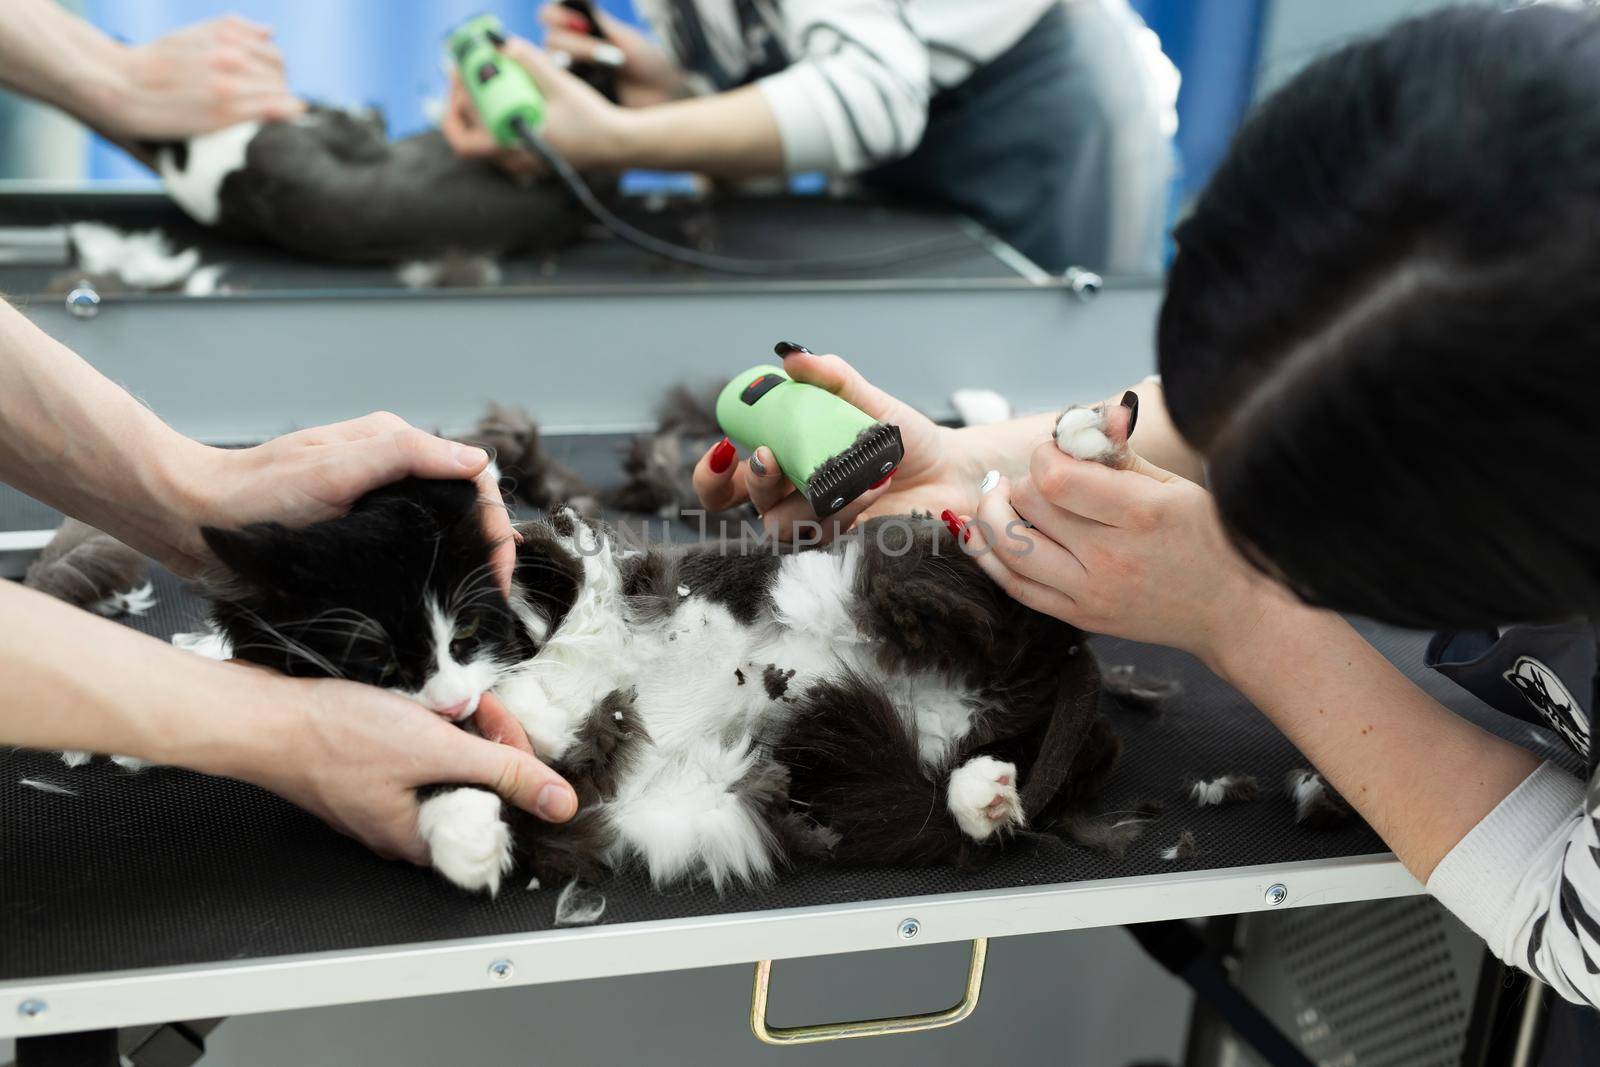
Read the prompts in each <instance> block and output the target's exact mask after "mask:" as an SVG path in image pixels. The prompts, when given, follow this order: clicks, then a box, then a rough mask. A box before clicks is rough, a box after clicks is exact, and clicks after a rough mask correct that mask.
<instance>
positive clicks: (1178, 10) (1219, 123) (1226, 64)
mask: <svg viewBox="0 0 1600 1067" xmlns="http://www.w3.org/2000/svg"><path fill="white" fill-rule="evenodd" d="M1132 3H1133V6H1134V8H1135V9H1136V10H1137V11H1138V12H1139V14H1140V15H1142V16H1143V17H1144V20H1145V22H1147V23H1149V25H1150V28H1151V29H1153V30H1155V31H1156V34H1157V36H1159V37H1160V38H1161V47H1162V49H1163V50H1164V51H1165V52H1166V53H1167V56H1168V58H1170V59H1171V60H1172V62H1173V63H1175V64H1176V65H1177V67H1178V71H1179V72H1180V73H1181V74H1182V75H1183V87H1182V88H1181V89H1180V90H1179V92H1178V155H1179V158H1180V159H1181V160H1182V164H1183V173H1182V177H1181V179H1180V180H1181V184H1182V190H1181V193H1182V196H1183V197H1184V198H1187V197H1188V196H1189V195H1192V194H1193V193H1196V192H1198V191H1199V189H1200V187H1201V186H1202V185H1204V184H1205V182H1206V179H1207V178H1209V177H1210V176H1211V172H1212V170H1213V169H1215V168H1216V165H1217V163H1218V162H1219V161H1220V160H1221V159H1222V155H1223V153H1224V152H1225V151H1226V150H1227V147H1228V140H1229V138H1230V137H1232V136H1233V131H1234V128H1235V127H1236V126H1238V125H1239V120H1240V118H1241V117H1243V115H1244V113H1245V110H1246V109H1247V108H1248V107H1249V106H1250V100H1251V97H1252V96H1253V94H1254V91H1255V80H1256V78H1255V75H1256V63H1257V60H1258V58H1259V56H1260V49H1261V31H1262V26H1263V24H1264V22H1265V21H1266V14H1267V6H1268V3H1269V0H1132Z"/></svg>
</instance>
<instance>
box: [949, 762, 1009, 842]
mask: <svg viewBox="0 0 1600 1067" xmlns="http://www.w3.org/2000/svg"><path fill="white" fill-rule="evenodd" d="M945 804H946V806H948V807H949V809H950V814H951V815H953V816H954V817H955V820H956V825H957V826H959V827H961V832H962V833H964V834H966V835H967V836H968V837H970V838H972V839H973V840H974V841H984V840H987V839H988V838H989V837H990V836H991V835H992V834H994V833H995V832H996V831H997V830H1003V829H1009V828H1014V827H1018V826H1021V825H1022V822H1023V820H1022V799H1021V798H1020V797H1019V796H1018V795H1017V768H1016V765H1015V764H1012V763H1007V762H1005V761H1004V760H997V759H995V758H994V757H993V756H974V757H973V758H972V759H970V760H968V761H967V762H965V763H963V764H962V765H961V766H959V767H957V768H956V769H955V771H954V772H953V773H952V774H951V775H950V785H949V787H948V788H947V789H946V790H945Z"/></svg>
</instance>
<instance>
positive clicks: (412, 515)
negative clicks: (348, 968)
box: [205, 479, 1118, 893]
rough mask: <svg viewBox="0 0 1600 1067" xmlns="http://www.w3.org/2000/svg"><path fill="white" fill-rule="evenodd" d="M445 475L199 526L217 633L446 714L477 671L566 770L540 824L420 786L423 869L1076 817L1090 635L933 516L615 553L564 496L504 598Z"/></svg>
mask: <svg viewBox="0 0 1600 1067" xmlns="http://www.w3.org/2000/svg"><path fill="white" fill-rule="evenodd" d="M477 506H478V505H477V504H476V498H475V495H474V491H473V488H472V486H471V485H470V484H468V483H465V482H438V481H421V480H415V479H411V480H406V481H402V482H398V483H396V484H394V485H391V486H388V487H386V488H383V489H380V490H377V491H376V492H373V493H370V494H368V495H367V496H366V497H364V498H362V499H361V500H360V501H359V502H358V503H357V504H356V506H355V507H354V508H353V509H352V511H351V512H350V513H349V514H348V515H346V516H344V517H341V518H338V519H334V520H331V521H328V522H323V523H319V524H317V525H314V526H311V527H308V528H301V529H287V528H285V527H282V526H279V525H276V524H259V525H255V526H250V527H246V528H244V529H241V530H217V529H210V530H207V531H206V532H205V536H206V540H207V542H208V544H209V545H210V546H211V548H212V549H213V551H215V553H216V555H217V556H218V558H219V559H220V560H221V561H222V562H223V563H224V564H225V565H226V566H227V567H228V568H229V570H230V571H231V572H232V575H233V577H232V578H231V579H230V581H229V583H228V584H227V585H226V586H225V587H221V588H218V589H217V590H216V592H215V596H214V622H215V623H216V625H217V626H218V628H219V629H220V630H221V632H222V633H223V635H225V637H226V639H227V640H228V642H229V643H230V644H231V646H232V652H233V654H234V655H236V656H238V657H240V658H244V659H249V660H252V661H254V662H258V663H262V664H265V665H268V666H271V667H275V668H277V669H279V670H282V671H285V672H287V673H289V674H296V675H332V676H337V677H345V678H350V679H353V680H357V681H363V682H370V683H373V684H377V685H380V686H384V687H387V688H390V689H393V690H395V691H396V692H399V693H401V694H403V695H405V696H408V697H410V698H411V699H413V700H416V701H418V702H419V703H421V704H423V705H425V706H427V707H429V708H432V709H433V710H434V711H436V712H438V713H439V714H441V715H444V716H447V717H449V718H451V719H453V720H456V721H460V720H462V719H465V718H466V717H468V716H470V715H471V714H472V713H473V711H474V710H475V709H476V707H477V703H478V701H479V699H480V698H481V696H482V694H483V693H485V692H487V691H489V690H491V689H492V690H493V691H494V692H495V694H496V695H497V696H498V697H499V698H500V699H501V700H502V701H503V702H504V704H505V706H506V707H507V709H508V710H509V711H510V712H511V713H512V714H513V715H515V716H516V717H517V718H518V720H519V721H520V722H521V723H522V724H523V725H524V727H525V728H526V729H527V731H528V734H529V737H530V738H531V739H532V741H533V743H534V745H535V747H536V748H537V750H538V752H539V754H540V755H541V757H543V758H544V759H545V760H546V761H547V762H549V763H551V764H552V765H553V766H554V767H555V768H557V769H558V770H560V771H561V772H562V773H563V774H564V775H565V776H566V777H567V778H568V780H570V781H571V782H572V783H573V785H574V786H575V788H576V789H577V791H578V797H579V802H580V811H579V813H578V815H577V816H576V817H575V818H574V819H573V820H572V821H571V822H569V823H567V824H565V825H550V824H547V823H544V822H541V821H539V820H537V819H535V818H533V817H531V816H528V815H525V814H524V813H522V812H521V811H519V810H516V809H514V808H510V807H508V806H506V805H504V804H502V803H501V801H500V799H499V797H497V796H496V795H494V794H493V793H490V792H487V791H485V790H482V789H477V788H466V787H435V788H430V789H427V790H424V791H423V802H422V812H421V821H420V829H421V832H422V834H423V836H424V837H425V838H426V840H427V843H428V845H429V848H430V850H431V854H432V859H433V864H434V866H435V867H436V868H437V869H438V870H439V871H440V872H441V873H442V874H443V875H444V876H445V877H446V878H448V879H449V880H450V881H452V882H454V883H455V884H457V885H459V886H461V887H463V888H465V889H469V890H487V891H489V892H490V893H493V892H495V891H496V890H497V888H498V887H499V885H500V883H501V880H502V879H503V878H504V877H505V876H506V875H507V874H508V873H509V872H510V871H511V870H512V869H513V867H514V866H516V865H517V864H518V862H519V860H520V861H521V862H522V863H523V864H524V865H525V866H526V867H527V868H528V869H531V871H532V872H533V873H534V874H535V875H536V876H538V877H539V878H541V879H548V878H551V877H578V878H595V877H598V876H599V875H601V874H603V873H604V872H606V871H608V870H614V869H618V868H622V867H625V866H628V865H630V864H634V863H637V864H640V865H642V866H643V867H644V868H645V869H646V870H648V872H649V874H650V876H651V878H652V879H653V880H654V881H655V882H656V883H658V884H665V883H669V882H672V881H674V880H677V879H680V878H704V879H707V880H709V881H710V882H711V883H712V884H713V885H715V886H717V887H719V888H720V887H722V886H723V885H725V884H728V883H730V882H747V883H754V882H760V881H762V880H764V879H766V878H767V877H769V876H770V875H772V874H773V873H774V872H775V871H776V870H777V869H778V868H779V867H780V866H782V865H784V864H786V863H789V862H794V861H800V860H804V859H808V858H816V859H826V860H829V861H832V862H837V863H846V864H884V865H890V864H894V865H906V864H939V863H956V864H963V865H965V864H972V863H976V862H980V861H981V860H982V859H983V858H985V857H986V856H987V855H989V854H992V853H995V852H998V851H999V850H1000V849H1002V848H1003V847H1004V846H1005V845H1006V844H1007V843H1008V842H1009V841H1011V840H1014V839H1016V838H1017V837H1019V836H1022V835H1024V834H1025V833H1027V832H1032V831H1047V830H1052V829H1053V830H1055V831H1056V832H1060V833H1065V834H1067V835H1068V836H1072V837H1075V838H1077V839H1079V840H1083V841H1085V842H1090V843H1093V842H1098V843H1101V844H1104V843H1106V842H1105V837H1106V835H1105V834H1104V833H1103V832H1097V831H1096V830H1095V829H1093V828H1092V827H1091V824H1090V821H1088V820H1086V819H1084V818H1083V817H1082V811H1083V808H1084V805H1085V803H1086V802H1087V800H1088V798H1089V796H1090V794H1091V792H1092V791H1093V789H1094V788H1095V786H1096V784H1097V783H1098V782H1099V780H1100V779H1101V778H1102V777H1103V775H1104V773H1105V772H1106V771H1107V770H1108V769H1109V767H1110V765H1111V763H1112V761H1113V760H1114V758H1115V756H1116V753H1117V749H1118V742H1117V740H1116V738H1115V736H1114V735H1113V734H1112V732H1111V730H1110V728H1109V726H1108V725H1107V724H1106V722H1105V720H1104V719H1103V718H1102V716H1101V715H1100V713H1099V709H1098V698H1099V693H1100V688H1101V685H1100V675H1099V670H1098V668H1097V667H1096V664H1095V660H1094V657H1093V655H1092V654H1091V653H1090V651H1089V649H1088V647H1087V646H1086V644H1085V643H1084V635H1083V634H1081V633H1080V632H1079V631H1077V630H1075V629H1073V628H1072V627H1070V626H1067V625H1066V624H1065V623H1062V622H1059V621H1057V620H1055V619H1051V618H1049V617H1046V616H1043V615H1040V614H1037V613H1035V612H1033V611H1031V610H1029V609H1027V608H1025V607H1022V606H1021V605H1019V604H1017V603H1016V602H1015V601H1013V600H1011V599H1010V598H1009V597H1007V596H1006V595H1005V594H1004V593H1003V592H1002V591H1001V590H999V589H998V588H997V587H996V586H995V585H994V584H993V583H992V582H991V581H990V580H989V579H988V578H987V577H986V576H985V575H984V574H983V572H982V570H981V569H980V568H979V566H978V565H977V563H976V561H975V560H973V559H972V558H971V557H969V556H968V555H966V554H965V553H964V552H963V551H962V550H961V548H960V546H958V545H957V543H956V540H955V538H954V537H953V536H952V535H951V533H950V532H949V531H948V530H947V529H946V527H945V526H944V525H943V524H942V523H940V522H938V521H936V520H932V519H929V518H921V517H913V516H901V517H888V518H880V519H875V520H872V521H870V522H867V523H865V524H863V525H862V526H861V527H859V528H858V529H857V530H856V531H855V532H854V533H853V534H852V535H851V536H849V537H847V538H845V539H843V540H841V541H838V542H836V543H834V544H833V545H831V546H829V547H826V548H821V549H815V550H811V551H803V552H784V553H778V552H774V551H773V548H772V546H771V545H770V544H761V545H750V544H746V545H744V546H742V547H741V546H739V545H736V544H733V543H704V544H698V545H692V546H678V547H671V546H663V545H645V546H638V545H632V544H629V543H627V542H626V541H625V540H623V539H621V538H619V537H618V536H617V535H616V534H615V533H614V532H613V531H610V530H608V529H607V528H606V527H604V526H602V525H599V524H597V523H590V522H588V521H586V520H584V519H583V518H581V517H580V516H579V515H578V514H577V513H576V512H574V511H573V510H571V509H569V508H564V507H561V508H555V509H553V510H552V511H551V512H550V513H549V514H548V516H547V517H546V518H545V519H542V520H540V521H536V522H532V523H527V524H524V525H522V526H521V527H520V531H521V533H522V534H523V537H524V541H523V543H522V544H521V545H519V546H518V550H517V564H516V572H515V582H514V587H513V592H512V596H511V597H510V599H509V600H508V599H507V598H506V597H505V596H504V595H503V594H502V593H501V592H500V590H499V588H498V587H497V586H496V585H495V583H494V580H493V578H492V576H491V573H490V570H489V567H488V563H487V560H488V556H489V551H490V545H489V544H488V543H487V541H486V539H485V534H484V533H483V528H482V524H481V522H480V517H479V515H478V513H477V510H476V509H477Z"/></svg>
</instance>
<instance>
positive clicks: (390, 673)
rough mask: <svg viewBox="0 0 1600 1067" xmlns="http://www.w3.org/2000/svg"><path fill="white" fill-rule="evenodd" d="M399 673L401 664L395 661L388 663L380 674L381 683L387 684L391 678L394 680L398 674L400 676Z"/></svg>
mask: <svg viewBox="0 0 1600 1067" xmlns="http://www.w3.org/2000/svg"><path fill="white" fill-rule="evenodd" d="M399 671H400V664H398V663H396V662H395V661H394V660H390V661H389V662H388V663H385V664H384V665H383V670H382V671H380V672H379V674H378V681H379V683H383V682H387V681H388V680H389V679H390V678H393V677H394V676H395V675H396V674H398V673H399Z"/></svg>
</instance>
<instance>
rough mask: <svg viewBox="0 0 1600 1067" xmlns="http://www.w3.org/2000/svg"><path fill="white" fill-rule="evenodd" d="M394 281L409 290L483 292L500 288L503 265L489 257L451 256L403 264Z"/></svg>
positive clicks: (396, 271)
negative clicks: (488, 288)
mask: <svg viewBox="0 0 1600 1067" xmlns="http://www.w3.org/2000/svg"><path fill="white" fill-rule="evenodd" d="M395 277H396V278H399V279H400V284H401V285H403V286H405V287H406V288H407V289H481V288H484V287H486V286H491V285H499V284H500V279H501V277H502V274H501V271H500V264H499V263H496V262H495V261H494V260H493V259H491V258H489V257H488V256H467V255H461V254H459V253H451V254H450V255H446V256H441V257H440V258H438V259H413V260H411V261H409V262H406V263H402V264H400V266H398V267H396V268H395Z"/></svg>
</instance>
